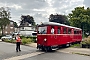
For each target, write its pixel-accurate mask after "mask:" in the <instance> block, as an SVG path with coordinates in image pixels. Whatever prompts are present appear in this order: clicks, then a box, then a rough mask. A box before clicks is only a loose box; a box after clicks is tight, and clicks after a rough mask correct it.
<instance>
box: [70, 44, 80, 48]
mask: <svg viewBox="0 0 90 60" xmlns="http://www.w3.org/2000/svg"><path fill="white" fill-rule="evenodd" d="M71 47H76V48H78V47H81V44H74V45H71Z"/></svg>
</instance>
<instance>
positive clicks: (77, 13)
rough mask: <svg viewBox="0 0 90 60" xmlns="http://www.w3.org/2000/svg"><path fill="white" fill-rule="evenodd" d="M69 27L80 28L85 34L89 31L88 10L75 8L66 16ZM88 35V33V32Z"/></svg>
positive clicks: (89, 9) (89, 12)
mask: <svg viewBox="0 0 90 60" xmlns="http://www.w3.org/2000/svg"><path fill="white" fill-rule="evenodd" d="M68 17H69V22H70V25H71V26H74V27H78V28H81V29H82V30H83V31H84V32H85V33H87V32H89V31H90V29H89V28H88V27H90V8H89V7H88V8H87V9H85V8H84V7H76V8H75V9H74V10H72V13H70V14H69V15H68ZM89 33H90V32H89Z"/></svg>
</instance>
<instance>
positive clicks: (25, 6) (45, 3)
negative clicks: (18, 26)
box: [0, 0, 90, 24]
mask: <svg viewBox="0 0 90 60" xmlns="http://www.w3.org/2000/svg"><path fill="white" fill-rule="evenodd" d="M89 2H90V0H0V7H9V8H10V9H11V10H10V11H11V17H12V18H11V19H12V20H14V21H15V22H17V23H19V21H20V20H21V19H20V16H21V15H30V16H33V17H34V20H35V22H36V24H39V23H41V22H45V21H46V22H47V21H49V19H48V18H49V15H50V14H56V13H58V14H65V15H67V14H69V13H70V12H71V11H72V10H73V9H74V8H75V7H78V6H79V7H82V6H85V7H90V3H89Z"/></svg>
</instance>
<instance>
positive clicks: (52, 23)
mask: <svg viewBox="0 0 90 60" xmlns="http://www.w3.org/2000/svg"><path fill="white" fill-rule="evenodd" d="M42 24H43V25H58V26H65V27H68V28H74V29H79V30H82V29H81V28H77V27H72V26H68V25H65V24H60V23H55V22H44V23H42Z"/></svg>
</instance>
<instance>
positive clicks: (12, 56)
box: [0, 42, 90, 60]
mask: <svg viewBox="0 0 90 60" xmlns="http://www.w3.org/2000/svg"><path fill="white" fill-rule="evenodd" d="M15 47H16V45H15V44H12V43H5V42H0V60H4V59H5V60H90V56H83V55H77V54H68V53H62V52H60V51H59V50H55V51H52V52H47V53H46V52H42V51H39V50H37V49H36V48H33V47H28V46H24V45H21V50H22V51H21V52H18V53H17V52H16V51H15Z"/></svg>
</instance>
